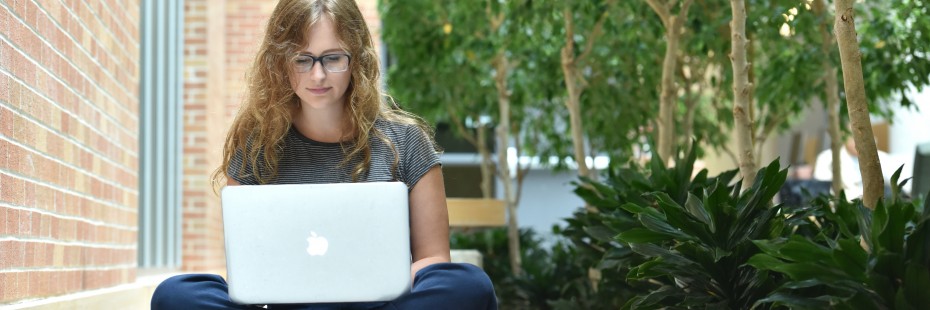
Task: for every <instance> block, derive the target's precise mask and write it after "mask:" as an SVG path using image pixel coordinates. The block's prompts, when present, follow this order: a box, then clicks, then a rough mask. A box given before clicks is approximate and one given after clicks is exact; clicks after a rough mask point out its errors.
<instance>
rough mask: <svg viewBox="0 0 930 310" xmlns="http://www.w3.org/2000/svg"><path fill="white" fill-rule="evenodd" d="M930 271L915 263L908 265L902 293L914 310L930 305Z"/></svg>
mask: <svg viewBox="0 0 930 310" xmlns="http://www.w3.org/2000/svg"><path fill="white" fill-rule="evenodd" d="M928 290H930V269H927V266H921V265H918V264H917V263H915V262H910V263H908V264H907V267H906V271H905V273H904V283H903V285H902V287H901V291H902V292H903V294H904V297H905V298H906V300H907V303H908V304H910V306H912V307H914V308H920V307H926V306H928V305H930V291H928Z"/></svg>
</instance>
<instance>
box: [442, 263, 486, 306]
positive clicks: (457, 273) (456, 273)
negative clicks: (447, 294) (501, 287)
mask: <svg viewBox="0 0 930 310" xmlns="http://www.w3.org/2000/svg"><path fill="white" fill-rule="evenodd" d="M443 267H445V269H446V270H447V271H448V272H449V274H448V275H449V276H450V278H452V279H448V280H449V281H448V282H447V284H448V285H449V286H451V287H450V288H451V291H452V292H455V293H454V294H457V295H461V296H460V297H461V298H462V299H463V300H472V301H475V302H479V303H480V301H487V304H489V305H490V304H494V305H496V304H497V297H496V295H495V293H494V284H493V283H491V278H489V277H488V274H487V273H485V272H484V270H482V269H481V268H478V267H477V266H475V265H472V264H464V263H450V264H448V265H446V266H443Z"/></svg>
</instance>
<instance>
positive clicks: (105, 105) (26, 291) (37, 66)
mask: <svg viewBox="0 0 930 310" xmlns="http://www.w3.org/2000/svg"><path fill="white" fill-rule="evenodd" d="M138 25H139V1H138V0H123V1H117V0H102V1H98V0H85V1H60V0H52V1H35V0H25V1H0V304H3V303H9V302H13V301H18V300H24V299H34V298H41V297H47V296H54V295H61V294H67V293H72V292H78V291H84V290H92V289H97V288H103V287H109V286H114V285H118V284H121V283H127V282H132V281H134V280H135V277H136V270H135V265H136V243H137V241H136V234H137V210H136V208H137V207H136V206H137V200H138V190H137V188H138V149H139V147H138V127H139V117H138V114H139V111H138V110H139V99H138V95H137V94H138V84H139V65H138V55H139V27H138Z"/></svg>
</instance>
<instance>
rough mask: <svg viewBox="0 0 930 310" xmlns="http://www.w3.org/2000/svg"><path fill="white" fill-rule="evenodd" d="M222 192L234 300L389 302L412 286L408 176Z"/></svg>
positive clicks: (249, 302)
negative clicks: (393, 179)
mask: <svg viewBox="0 0 930 310" xmlns="http://www.w3.org/2000/svg"><path fill="white" fill-rule="evenodd" d="M221 196H222V203H223V225H224V229H223V230H224V235H225V237H226V272H227V282H228V284H229V296H230V299H232V301H234V302H236V303H240V304H291V303H333V302H368V301H389V300H394V299H396V298H397V297H398V296H400V295H402V294H404V293H406V292H409V291H410V285H411V283H410V282H411V279H410V259H411V257H410V225H409V209H408V205H407V186H406V185H404V183H401V182H372V183H338V184H297V185H252V186H227V187H225V188H223V191H222V194H221Z"/></svg>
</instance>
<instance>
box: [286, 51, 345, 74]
mask: <svg viewBox="0 0 930 310" xmlns="http://www.w3.org/2000/svg"><path fill="white" fill-rule="evenodd" d="M330 56H345V57H346V59H347V62H346V68H345V69H344V70H341V71H333V70H330V69H329V68H326V64H324V63H323V59H325V58H326V57H330ZM300 57H310V60H311V63H310V66H309V67H307V71H300V67H301V66H300V65H298V64H297V59H298V58H300ZM293 62H294V66H295V67H296V68H295V69H296V71H297V73H307V72H310V71H311V70H313V66H316V63H317V62H319V63H320V65H321V66H323V70H324V71H326V72H327V73H342V72H346V71H349V67H350V66H351V65H352V55H349V54H344V53H343V54H326V55H322V56H320V57H314V56H313V55H310V54H306V53H300V54H297V56H296V57H294V60H293Z"/></svg>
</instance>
